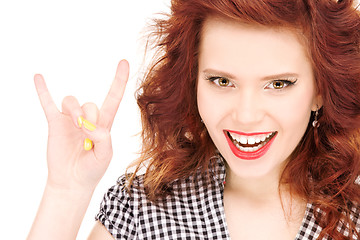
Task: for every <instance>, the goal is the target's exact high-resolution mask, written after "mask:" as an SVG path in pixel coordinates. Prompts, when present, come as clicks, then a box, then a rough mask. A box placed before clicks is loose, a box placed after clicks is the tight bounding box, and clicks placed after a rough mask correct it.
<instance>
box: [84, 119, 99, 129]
mask: <svg viewBox="0 0 360 240" xmlns="http://www.w3.org/2000/svg"><path fill="white" fill-rule="evenodd" d="M82 124H83V125H84V128H86V129H87V130H89V131H94V130H95V129H96V127H95V125H94V124H92V123H91V122H89V121H88V120H86V119H83V121H82Z"/></svg>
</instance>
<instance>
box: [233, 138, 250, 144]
mask: <svg viewBox="0 0 360 240" xmlns="http://www.w3.org/2000/svg"><path fill="white" fill-rule="evenodd" d="M235 139H236V138H235ZM236 141H238V142H240V143H241V144H247V138H246V137H245V136H241V137H240V139H236Z"/></svg>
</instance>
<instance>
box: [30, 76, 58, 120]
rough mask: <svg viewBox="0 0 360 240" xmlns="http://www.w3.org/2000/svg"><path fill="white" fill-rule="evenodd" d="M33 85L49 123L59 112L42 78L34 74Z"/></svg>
mask: <svg viewBox="0 0 360 240" xmlns="http://www.w3.org/2000/svg"><path fill="white" fill-rule="evenodd" d="M34 83H35V88H36V91H37V94H38V96H39V99H40V103H41V106H42V108H43V110H44V112H45V116H46V119H47V120H48V122H49V121H50V120H51V119H52V118H53V117H54V116H55V115H56V114H58V113H59V110H58V108H57V107H56V104H55V103H54V101H53V99H52V97H51V95H50V93H49V90H48V88H47V86H46V83H45V80H44V78H43V76H41V75H40V74H36V75H35V76H34Z"/></svg>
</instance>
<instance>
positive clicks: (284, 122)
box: [273, 94, 312, 138]
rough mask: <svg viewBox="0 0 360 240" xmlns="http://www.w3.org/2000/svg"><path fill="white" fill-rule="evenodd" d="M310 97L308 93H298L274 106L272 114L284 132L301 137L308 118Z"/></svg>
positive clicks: (310, 103) (310, 104)
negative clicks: (298, 95)
mask: <svg viewBox="0 0 360 240" xmlns="http://www.w3.org/2000/svg"><path fill="white" fill-rule="evenodd" d="M311 107H312V98H311V96H310V94H305V95H300V97H294V98H291V99H287V100H286V101H282V102H281V103H280V104H278V107H276V108H274V111H273V116H274V117H275V118H276V119H278V122H279V124H280V127H281V128H283V130H285V131H284V132H285V133H290V134H289V135H293V136H294V137H295V136H297V138H299V137H302V135H303V134H304V132H305V130H306V128H307V126H308V123H309V119H310V113H311Z"/></svg>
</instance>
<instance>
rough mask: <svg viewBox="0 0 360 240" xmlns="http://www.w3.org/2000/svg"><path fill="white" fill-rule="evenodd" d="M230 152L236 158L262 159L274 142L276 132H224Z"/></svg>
mask: <svg viewBox="0 0 360 240" xmlns="http://www.w3.org/2000/svg"><path fill="white" fill-rule="evenodd" d="M224 134H225V137H226V140H227V141H228V144H229V146H230V149H231V151H232V152H233V153H234V154H235V156H237V157H238V158H241V159H245V160H254V159H257V158H260V157H262V156H263V155H265V153H266V152H267V151H268V150H269V148H270V146H271V144H272V143H273V142H274V140H275V137H276V135H277V132H276V131H275V132H264V133H251V134H249V133H241V132H235V131H229V130H225V131H224Z"/></svg>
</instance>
